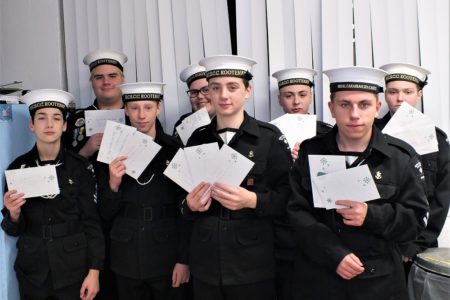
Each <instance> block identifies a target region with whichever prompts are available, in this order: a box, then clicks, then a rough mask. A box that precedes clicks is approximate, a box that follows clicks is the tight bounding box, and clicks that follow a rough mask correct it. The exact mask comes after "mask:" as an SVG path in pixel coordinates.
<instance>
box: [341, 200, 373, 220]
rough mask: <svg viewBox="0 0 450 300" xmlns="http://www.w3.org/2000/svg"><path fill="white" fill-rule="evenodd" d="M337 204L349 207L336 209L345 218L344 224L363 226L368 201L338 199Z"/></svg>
mask: <svg viewBox="0 0 450 300" xmlns="http://www.w3.org/2000/svg"><path fill="white" fill-rule="evenodd" d="M336 204H337V205H344V206H348V208H340V209H336V212H337V213H338V214H340V215H341V216H342V217H343V218H344V224H345V225H349V226H362V224H364V220H365V219H366V216H367V203H365V202H357V201H350V200H338V201H336Z"/></svg>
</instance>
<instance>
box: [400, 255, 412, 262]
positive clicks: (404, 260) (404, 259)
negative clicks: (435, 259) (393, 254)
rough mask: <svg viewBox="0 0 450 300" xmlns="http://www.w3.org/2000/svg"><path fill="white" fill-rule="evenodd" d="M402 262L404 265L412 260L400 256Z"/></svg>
mask: <svg viewBox="0 0 450 300" xmlns="http://www.w3.org/2000/svg"><path fill="white" fill-rule="evenodd" d="M402 261H403V262H404V263H408V262H412V258H410V257H407V256H403V255H402Z"/></svg>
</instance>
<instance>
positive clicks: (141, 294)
mask: <svg viewBox="0 0 450 300" xmlns="http://www.w3.org/2000/svg"><path fill="white" fill-rule="evenodd" d="M116 280H117V295H118V298H119V300H167V299H170V297H171V289H172V278H171V276H169V275H168V276H163V277H157V278H151V279H142V280H141V279H133V278H128V277H124V276H121V275H119V274H116Z"/></svg>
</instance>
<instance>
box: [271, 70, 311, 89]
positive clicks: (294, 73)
mask: <svg viewBox="0 0 450 300" xmlns="http://www.w3.org/2000/svg"><path fill="white" fill-rule="evenodd" d="M316 74H317V72H316V71H314V70H313V69H307V68H292V69H284V70H280V71H277V72H275V73H273V74H272V77H275V78H276V79H277V80H278V89H281V88H282V87H285V86H288V85H297V84H303V85H308V86H314V76H315V75H316Z"/></svg>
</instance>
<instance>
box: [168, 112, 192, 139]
mask: <svg viewBox="0 0 450 300" xmlns="http://www.w3.org/2000/svg"><path fill="white" fill-rule="evenodd" d="M193 113H194V112H188V113H186V114H184V115H182V116H181V117H180V118H179V119H178V121H176V122H175V125H173V133H172V136H173V137H176V138H177V139H178V140H180V141H181V139H180V136H179V135H178V132H177V126H178V125H180V124H181V123H182V122H183V120H184V119H186V118H187V117H189V116H190V115H192V114H193Z"/></svg>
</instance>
